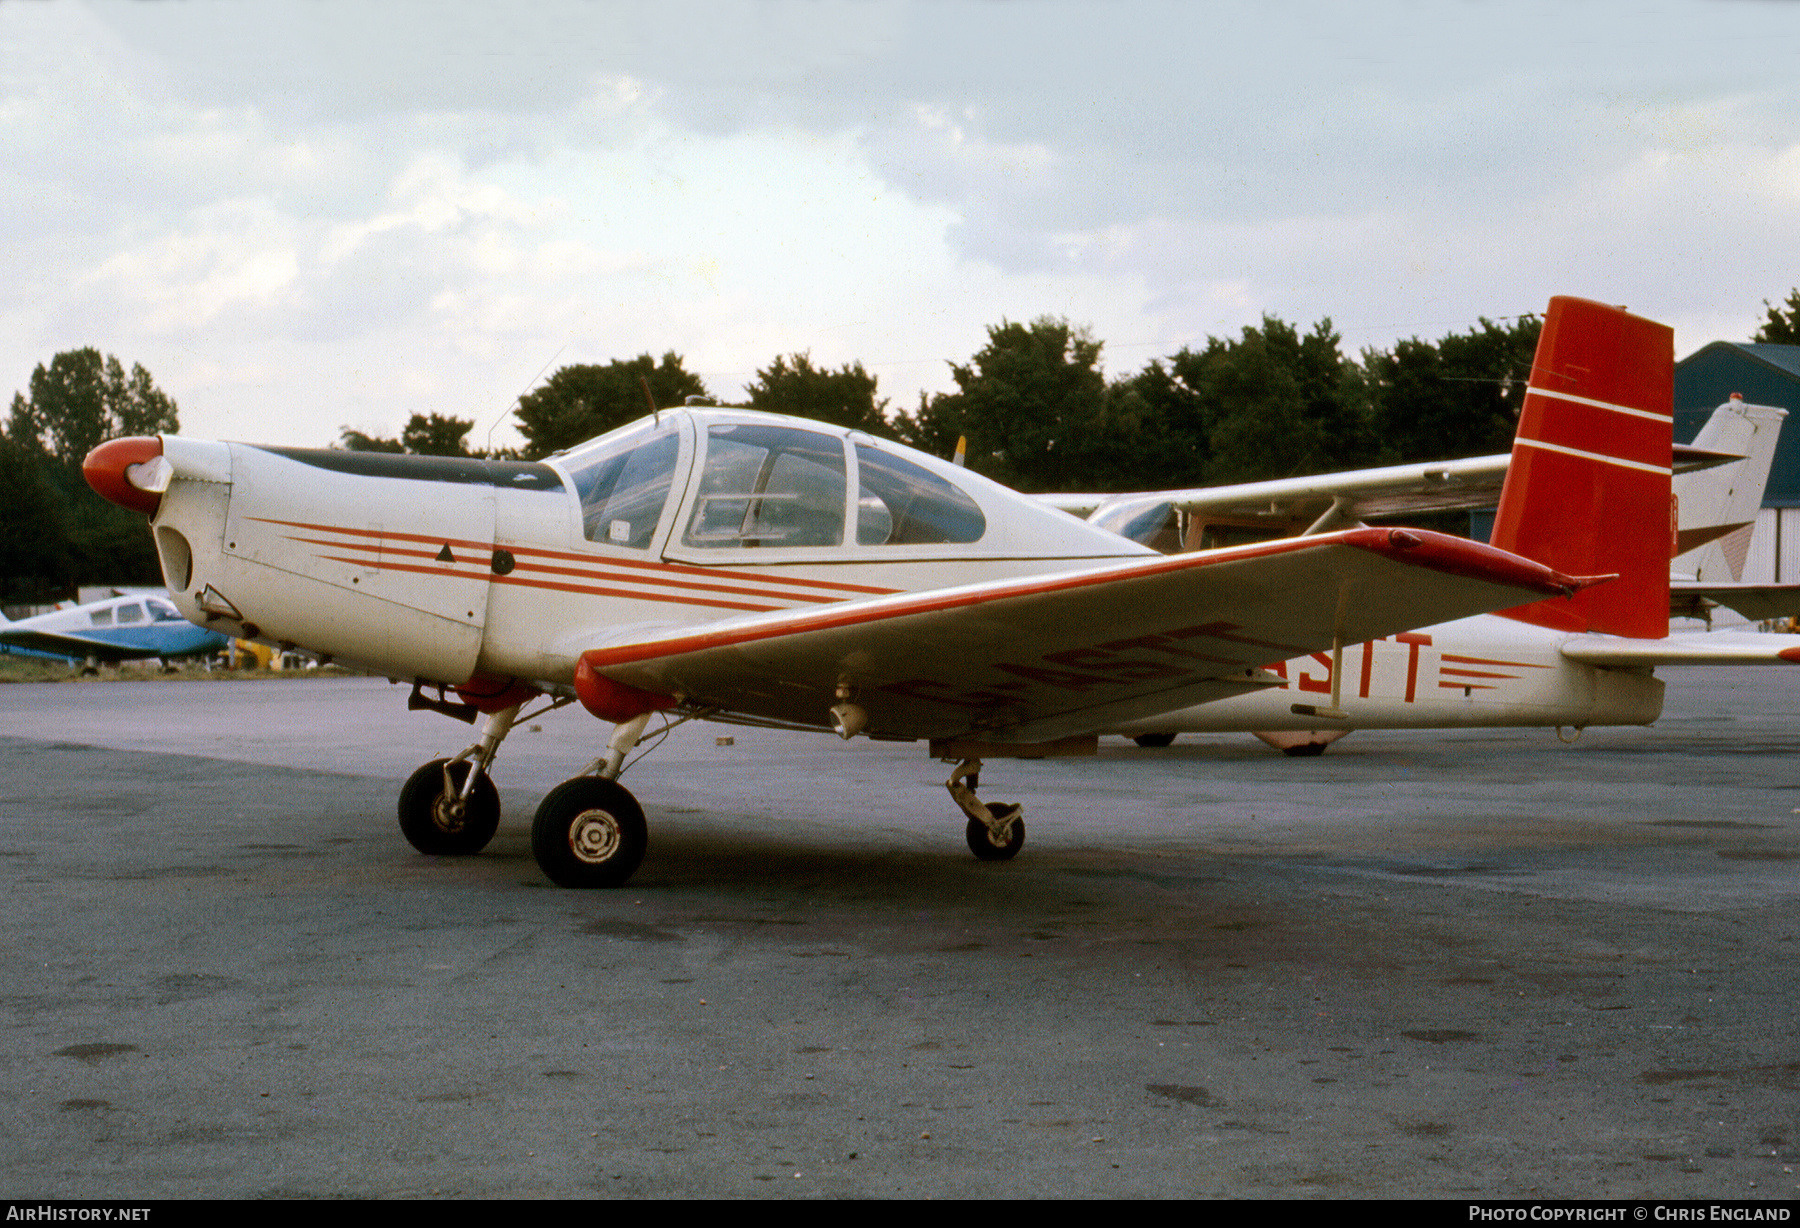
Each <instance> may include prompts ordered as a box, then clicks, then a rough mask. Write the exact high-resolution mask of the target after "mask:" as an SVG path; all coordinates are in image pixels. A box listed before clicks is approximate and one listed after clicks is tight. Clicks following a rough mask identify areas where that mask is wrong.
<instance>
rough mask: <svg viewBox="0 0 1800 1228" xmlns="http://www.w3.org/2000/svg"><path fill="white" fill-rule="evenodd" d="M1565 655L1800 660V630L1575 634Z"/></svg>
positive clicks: (1630, 661)
mask: <svg viewBox="0 0 1800 1228" xmlns="http://www.w3.org/2000/svg"><path fill="white" fill-rule="evenodd" d="M1562 655H1563V656H1565V657H1567V658H1568V659H1569V660H1571V661H1577V662H1580V663H1581V664H1583V665H1602V666H1610V667H1612V668H1615V669H1621V668H1642V667H1644V666H1655V665H1800V635H1764V634H1762V633H1761V632H1757V631H1737V632H1733V631H1713V632H1709V633H1706V634H1701V635H1671V636H1669V637H1668V638H1667V639H1660V640H1632V639H1621V638H1619V637H1617V636H1611V635H1577V636H1574V637H1573V638H1571V639H1569V640H1566V641H1564V643H1563V645H1562Z"/></svg>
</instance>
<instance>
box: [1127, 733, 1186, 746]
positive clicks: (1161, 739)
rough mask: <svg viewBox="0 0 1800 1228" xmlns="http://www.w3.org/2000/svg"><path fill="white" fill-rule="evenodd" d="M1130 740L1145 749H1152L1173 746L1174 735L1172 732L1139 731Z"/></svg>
mask: <svg viewBox="0 0 1800 1228" xmlns="http://www.w3.org/2000/svg"><path fill="white" fill-rule="evenodd" d="M1131 740H1132V741H1133V742H1136V743H1137V744H1138V745H1139V746H1142V747H1144V748H1145V749H1147V750H1154V749H1156V748H1158V747H1163V746H1173V745H1174V744H1175V735H1174V734H1172V733H1140V734H1138V736H1137V737H1135V738H1133V739H1131Z"/></svg>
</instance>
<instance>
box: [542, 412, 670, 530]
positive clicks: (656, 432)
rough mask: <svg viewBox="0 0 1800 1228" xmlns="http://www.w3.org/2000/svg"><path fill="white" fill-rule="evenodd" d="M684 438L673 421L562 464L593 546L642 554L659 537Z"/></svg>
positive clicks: (624, 435) (628, 433)
mask: <svg viewBox="0 0 1800 1228" xmlns="http://www.w3.org/2000/svg"><path fill="white" fill-rule="evenodd" d="M680 451H681V433H680V431H679V430H678V429H677V428H676V426H675V424H674V423H673V422H670V423H668V424H666V425H663V426H657V425H655V424H654V423H643V424H641V426H639V427H638V428H636V429H633V428H627V429H626V430H623V431H616V432H614V433H613V434H611V435H608V436H606V437H605V438H604V439H601V440H599V441H598V442H596V443H595V444H593V445H592V446H591V447H589V448H587V449H585V450H583V451H580V452H577V453H575V454H574V455H572V456H570V457H569V458H568V459H567V460H565V461H564V462H563V465H564V467H565V468H566V469H567V470H568V473H569V478H570V479H571V480H572V481H573V482H574V483H575V493H576V495H577V496H578V497H579V498H580V500H581V531H582V533H583V534H584V535H585V536H586V537H587V539H588V540H589V541H591V542H607V543H609V544H611V545H614V546H625V547H628V548H630V549H633V550H643V549H645V548H647V547H648V546H649V545H650V539H651V538H652V537H654V536H655V535H656V525H657V522H658V521H659V520H660V519H661V518H662V511H663V505H664V504H665V503H667V502H668V501H669V487H670V484H671V483H672V482H673V480H674V477H675V461H676V458H677V456H678V454H679V453H680Z"/></svg>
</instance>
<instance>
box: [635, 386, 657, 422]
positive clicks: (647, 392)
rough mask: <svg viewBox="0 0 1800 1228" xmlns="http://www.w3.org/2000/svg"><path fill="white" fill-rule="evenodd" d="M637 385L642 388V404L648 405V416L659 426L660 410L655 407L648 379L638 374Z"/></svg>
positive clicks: (654, 399)
mask: <svg viewBox="0 0 1800 1228" xmlns="http://www.w3.org/2000/svg"><path fill="white" fill-rule="evenodd" d="M638 387H640V388H642V389H643V390H644V404H646V405H648V406H649V407H650V417H651V418H652V419H653V420H654V421H655V423H656V425H658V426H661V425H662V411H661V410H659V409H657V408H656V398H655V397H653V396H651V395H650V381H649V380H647V379H645V378H644V377H643V376H641V375H640V376H638Z"/></svg>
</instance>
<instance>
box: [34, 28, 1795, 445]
mask: <svg viewBox="0 0 1800 1228" xmlns="http://www.w3.org/2000/svg"><path fill="white" fill-rule="evenodd" d="M0 251H3V252H4V257H5V258H4V262H3V263H0V270H3V274H4V278H5V281H4V288H3V289H0V395H6V396H8V397H10V394H11V392H12V391H13V390H15V389H19V390H23V389H24V388H26V387H27V384H28V381H29V378H30V373H31V369H32V367H33V366H34V365H36V364H37V363H40V362H47V361H48V360H49V358H50V357H51V356H52V355H53V354H55V353H56V352H57V351H59V350H66V349H74V348H78V347H80V346H84V345H92V346H95V347H97V348H99V349H101V350H103V351H106V352H110V353H115V354H117V355H118V356H119V357H120V358H121V359H122V360H124V362H125V363H126V364H127V365H129V364H131V363H132V362H141V363H143V364H144V365H145V366H146V367H147V368H148V369H149V370H150V371H151V373H152V374H153V375H154V376H155V378H156V380H157V382H158V384H159V385H160V386H161V387H162V388H163V389H164V390H165V391H167V392H168V393H169V394H170V395H172V396H173V397H175V399H176V400H177V401H178V402H179V404H180V407H181V421H182V427H183V433H185V434H190V435H196V436H203V437H224V438H232V439H245V440H260V441H267V442H274V443H286V444H299V445H315V446H317V445H324V444H327V443H330V442H333V441H334V440H335V439H336V438H337V436H338V434H339V431H340V429H341V428H342V427H344V426H351V427H355V428H358V429H361V430H365V431H370V432H374V433H381V434H397V433H398V432H399V429H400V427H401V426H402V425H403V423H404V422H405V421H406V418H407V416H408V415H409V414H412V413H433V412H435V413H442V414H449V415H455V416H458V417H464V418H475V419H477V420H478V423H479V425H478V426H477V428H476V430H475V432H474V433H473V436H472V439H473V440H474V442H476V443H477V444H478V445H479V444H480V443H481V442H482V441H483V439H484V438H486V437H487V433H488V430H489V427H490V426H491V425H492V424H494V423H496V422H499V423H500V426H499V427H498V429H496V430H495V431H494V434H493V436H492V438H493V441H494V442H495V443H511V442H516V440H517V436H516V435H515V434H513V433H512V432H511V430H510V428H509V426H508V423H509V421H510V420H509V419H508V418H507V410H508V409H509V407H510V405H511V403H512V401H513V399H514V398H515V397H516V396H517V395H518V394H519V393H520V392H522V391H524V390H525V389H527V388H528V387H530V386H531V385H532V384H533V383H534V382H536V381H537V380H538V379H539V378H541V376H542V375H545V374H548V372H549V371H551V370H554V369H555V368H556V367H558V366H563V365H567V364H570V363H577V362H606V361H608V360H610V359H613V358H629V357H631V356H633V355H636V354H639V353H642V352H645V351H649V352H651V353H655V354H661V353H662V352H663V351H665V350H670V349H673V350H675V351H676V352H678V353H680V354H682V355H684V356H685V358H686V362H687V366H688V369H689V370H692V371H696V372H698V373H700V374H701V375H702V377H703V378H704V379H705V380H706V383H707V385H708V386H709V387H710V388H711V389H713V390H714V391H715V393H718V394H721V395H723V396H725V397H736V396H737V395H738V394H739V392H740V391H741V388H742V385H743V384H744V382H745V381H746V380H748V379H751V378H754V375H755V371H756V368H758V367H761V366H766V365H767V364H768V363H769V361H770V360H771V359H772V358H773V357H774V356H775V355H776V354H778V353H789V352H795V351H810V352H811V354H812V357H813V359H814V361H815V362H818V363H823V364H829V365H836V364H839V363H843V362H847V361H851V360H856V359H860V360H861V361H863V362H864V363H865V364H866V365H867V366H868V367H869V369H870V370H871V371H872V372H874V373H875V374H876V375H878V376H879V378H880V381H881V390H882V392H883V394H885V395H887V396H889V397H891V398H892V399H893V402H894V407H896V408H900V407H910V406H912V405H913V404H915V403H916V402H917V399H918V396H919V393H920V391H921V390H925V391H928V392H929V391H938V390H942V389H946V388H949V387H951V386H952V384H951V381H950V375H949V368H948V365H947V363H948V361H950V360H955V361H966V360H967V358H968V357H969V355H971V354H972V353H974V352H975V351H976V350H977V349H979V348H980V346H981V345H982V344H983V342H984V341H985V338H986V333H985V329H986V327H987V326H988V325H990V324H994V323H997V322H999V321H1000V320H1001V319H1002V318H1006V319H1013V320H1028V319H1031V318H1034V317H1036V316H1039V315H1043V314H1046V313H1049V314H1054V315H1059V316H1066V317H1068V318H1069V319H1070V320H1071V321H1074V322H1076V323H1078V324H1087V325H1090V326H1091V327H1092V329H1093V331H1094V334H1095V335H1096V336H1097V337H1098V338H1099V339H1101V340H1102V341H1104V342H1105V343H1106V349H1105V354H1104V357H1105V362H1106V367H1107V370H1108V372H1109V373H1111V374H1124V373H1128V372H1130V371H1133V370H1136V369H1137V368H1139V367H1141V366H1142V365H1143V364H1144V363H1145V362H1147V361H1148V360H1150V359H1151V358H1154V357H1158V356H1161V355H1164V354H1168V353H1172V352H1174V351H1175V350H1177V349H1179V348H1180V347H1181V346H1182V345H1184V344H1196V343H1203V342H1204V340H1205V338H1206V337H1207V336H1208V335H1209V334H1214V335H1226V334H1231V333H1235V332H1236V331H1237V330H1238V329H1240V328H1242V327H1243V326H1244V325H1246V324H1254V323H1256V322H1257V321H1258V320H1259V319H1260V317H1261V316H1262V315H1263V313H1265V312H1268V313H1272V314H1275V315H1278V316H1281V317H1282V318H1284V319H1286V320H1289V321H1291V322H1294V323H1296V324H1300V325H1303V326H1304V325H1308V324H1310V323H1312V322H1313V321H1315V320H1317V319H1319V318H1320V317H1322V316H1330V317H1331V319H1332V320H1333V321H1334V322H1335V323H1336V325H1337V327H1338V329H1339V331H1340V332H1341V333H1342V334H1343V336H1344V342H1345V347H1346V349H1347V350H1349V351H1352V352H1354V351H1356V350H1359V349H1361V348H1363V347H1365V346H1385V345H1388V344H1391V343H1392V342H1393V341H1394V340H1395V339H1396V338H1398V337H1404V336H1411V335H1415V334H1416V335H1419V336H1423V337H1427V338H1436V337H1440V336H1442V335H1443V334H1445V333H1446V332H1449V331H1452V330H1460V329H1465V328H1469V327H1473V326H1474V325H1475V324H1476V321H1477V319H1478V318H1479V317H1481V316H1487V317H1490V318H1493V317H1499V316H1509V315H1514V314H1518V313H1522V312H1528V311H1541V310H1542V309H1543V306H1544V303H1545V301H1546V300H1547V299H1548V298H1549V297H1550V296H1551V295H1552V294H1579V295H1584V296H1587V297H1591V298H1599V299H1603V300H1606V301H1609V302H1615V303H1622V304H1626V305H1628V306H1630V307H1631V308H1632V309H1633V310H1635V311H1638V312H1640V313H1642V314H1644V315H1648V316H1651V317H1653V318H1656V319H1659V320H1663V321H1666V322H1668V323H1670V324H1672V325H1674V327H1675V330H1676V347H1677V354H1678V355H1680V354H1686V353H1689V352H1691V351H1692V350H1694V349H1697V348H1698V347H1700V346H1701V345H1704V344H1705V343H1707V342H1709V341H1713V340H1717V339H1720V338H1726V339H1735V340H1746V339H1748V337H1749V336H1750V334H1751V333H1752V332H1753V331H1754V330H1755V328H1756V327H1757V325H1758V323H1759V322H1760V319H1761V315H1762V300H1763V299H1765V298H1767V299H1774V300H1779V299H1781V298H1783V297H1785V296H1786V295H1787V293H1788V291H1789V290H1790V289H1791V288H1793V287H1795V286H1796V285H1800V4H1794V3H1785V2H1780V0H1721V2H1717V3H1704V4H1702V3H1682V2H1673V3H1657V4H1650V3H1604V2H1596V3H1588V4H1581V3H1570V2H1564V3H1556V4H1544V5H1536V4H1510V3H1492V4H1462V5H1455V4H1450V3H1446V2H1443V0H1439V2H1437V3H1394V2H1389V3H1382V2H1380V0H1362V2H1360V3H1357V4H1354V5H1351V4H1302V3H1295V4H1287V5H1282V4H1269V3H1261V4H1233V3H1218V4H1205V3H1178V4H1155V3H1119V2H1113V3H1105V4H1094V3H1034V2H1030V0H1024V2H1016V3H966V2H951V3H858V4H834V3H827V2H821V3H768V4H727V3H720V2H718V0H706V2H704V3H697V4H691V5H685V6H684V5H681V4H672V3H666V2H665V3H656V4H617V3H563V4H556V3H532V4H466V5H460V6H458V5H450V4H445V3H443V2H442V0H432V2H431V3H418V4H407V3H392V2H390V3H382V4H375V5H369V4H365V3H361V2H358V3H341V4H340V3H330V2H307V3H294V4H286V3H256V2H244V0H232V2H228V3H213V2H198V0H187V2H177V3H164V4H154V5H151V4H123V3H120V4H115V3H60V2H55V0H52V2H49V3H19V2H5V3H0Z"/></svg>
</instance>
